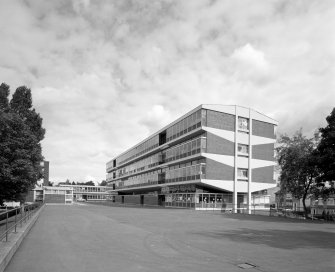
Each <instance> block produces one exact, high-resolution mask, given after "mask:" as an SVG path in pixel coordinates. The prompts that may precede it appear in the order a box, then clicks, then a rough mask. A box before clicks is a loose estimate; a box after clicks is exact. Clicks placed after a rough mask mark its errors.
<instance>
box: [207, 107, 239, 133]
mask: <svg viewBox="0 0 335 272" xmlns="http://www.w3.org/2000/svg"><path fill="white" fill-rule="evenodd" d="M207 126H208V127H212V128H218V129H224V130H229V131H235V116H234V115H231V114H227V113H223V112H217V111H212V110H207Z"/></svg>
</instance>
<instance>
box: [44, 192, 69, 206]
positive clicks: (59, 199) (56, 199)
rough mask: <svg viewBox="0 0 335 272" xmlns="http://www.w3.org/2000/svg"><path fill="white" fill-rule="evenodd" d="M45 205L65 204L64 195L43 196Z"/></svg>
mask: <svg viewBox="0 0 335 272" xmlns="http://www.w3.org/2000/svg"><path fill="white" fill-rule="evenodd" d="M44 202H45V203H62V204H64V203H65V195H57V194H45V195H44Z"/></svg>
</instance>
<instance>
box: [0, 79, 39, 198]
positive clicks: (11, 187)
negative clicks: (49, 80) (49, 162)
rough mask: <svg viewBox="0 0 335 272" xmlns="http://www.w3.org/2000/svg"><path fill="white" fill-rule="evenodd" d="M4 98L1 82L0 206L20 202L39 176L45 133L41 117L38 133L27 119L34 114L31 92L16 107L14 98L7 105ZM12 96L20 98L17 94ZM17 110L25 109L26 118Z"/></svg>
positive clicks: (6, 91) (6, 98) (6, 96)
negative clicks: (6, 202) (41, 142)
mask: <svg viewBox="0 0 335 272" xmlns="http://www.w3.org/2000/svg"><path fill="white" fill-rule="evenodd" d="M18 89H20V88H18ZM29 91H30V90H29ZM8 96H9V86H8V85H6V84H4V83H3V84H1V86H0V203H2V202H3V201H4V200H23V195H24V194H26V193H27V191H28V190H29V189H31V188H32V187H33V186H34V185H35V184H36V182H37V180H39V179H41V178H42V177H43V175H42V168H41V162H42V161H43V157H42V149H41V145H40V139H41V137H42V134H43V137H44V133H45V130H44V129H43V128H42V119H41V118H40V129H41V131H39V132H36V130H35V128H34V126H32V125H31V122H30V120H31V119H30V118H31V117H32V114H33V112H35V110H34V109H31V93H30V92H27V93H26V95H25V97H24V99H20V101H21V102H20V107H17V105H16V104H15V103H14V102H13V101H14V98H13V99H12V101H11V102H10V103H9V99H8ZM14 96H16V97H17V98H19V97H20V96H19V95H18V92H17V91H16V92H15V93H14V95H13V97H14ZM24 101H26V102H27V105H26V106H25V102H24ZM12 102H13V103H12ZM18 108H20V109H23V108H26V110H27V112H26V114H27V115H24V114H23V110H22V111H21V110H20V111H18ZM29 112H30V113H31V114H30V113H29ZM21 113H22V114H21ZM29 115H30V117H29V118H28V117H25V116H29ZM35 119H36V118H35Z"/></svg>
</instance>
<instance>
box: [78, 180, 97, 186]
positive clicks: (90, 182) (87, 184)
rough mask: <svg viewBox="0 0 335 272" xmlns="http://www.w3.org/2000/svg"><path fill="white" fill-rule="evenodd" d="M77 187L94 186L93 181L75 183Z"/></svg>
mask: <svg viewBox="0 0 335 272" xmlns="http://www.w3.org/2000/svg"><path fill="white" fill-rule="evenodd" d="M77 184H78V185H86V186H95V184H94V182H93V181H91V180H90V181H87V182H77Z"/></svg>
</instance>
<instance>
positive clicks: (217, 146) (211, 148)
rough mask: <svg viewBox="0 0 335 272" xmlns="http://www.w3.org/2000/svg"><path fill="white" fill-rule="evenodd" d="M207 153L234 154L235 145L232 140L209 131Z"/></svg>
mask: <svg viewBox="0 0 335 272" xmlns="http://www.w3.org/2000/svg"><path fill="white" fill-rule="evenodd" d="M207 153H213V154H220V155H230V156H234V153H235V145H234V143H233V142H231V141H228V140H226V139H223V138H221V137H219V136H216V135H214V134H212V133H210V132H207Z"/></svg>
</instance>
